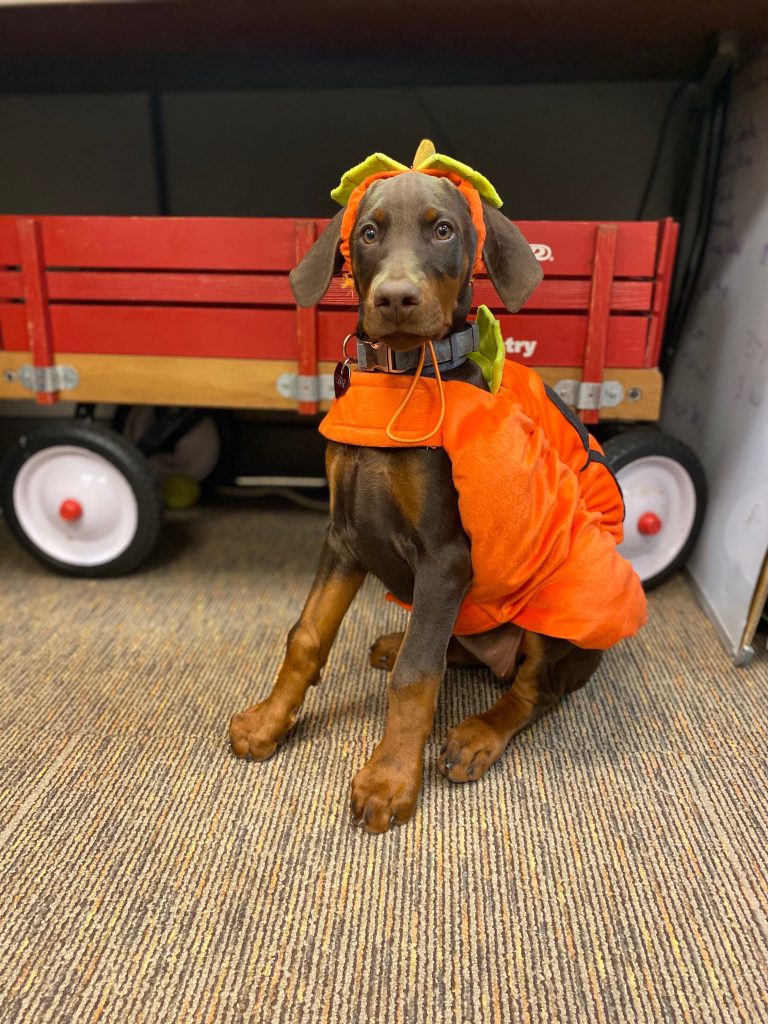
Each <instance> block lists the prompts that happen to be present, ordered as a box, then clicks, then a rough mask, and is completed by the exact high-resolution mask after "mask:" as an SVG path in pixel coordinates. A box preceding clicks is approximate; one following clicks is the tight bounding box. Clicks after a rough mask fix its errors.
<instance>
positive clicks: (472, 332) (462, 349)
mask: <svg viewBox="0 0 768 1024" xmlns="http://www.w3.org/2000/svg"><path fill="white" fill-rule="evenodd" d="M374 345H375V347H374ZM433 346H434V349H435V356H436V357H437V365H438V366H439V367H440V372H441V373H444V372H445V371H446V370H453V369H455V368H456V367H457V366H461V364H462V363H463V362H464V360H465V359H466V358H467V356H468V355H469V353H470V352H476V351H477V350H478V348H479V347H480V330H479V328H478V326H477V324H467V326H466V327H464V328H463V329H462V330H460V331H456V332H455V333H454V334H449V335H448V337H447V338H442V339H441V340H440V341H435V342H433ZM419 355H420V350H419V349H418V348H413V349H410V350H409V351H408V352H395V350H394V349H391V348H390V347H389V346H388V345H387V344H386V342H383V341H379V342H374V343H371V342H370V341H358V343H357V368H358V370H364V371H366V372H371V371H373V370H381V371H382V372H384V373H408V372H409V371H411V370H415V369H416V367H417V366H418V363H419ZM434 373H435V370H434V367H433V366H432V363H431V361H430V360H429V359H428V358H427V359H425V362H424V369H423V370H422V374H423V375H424V376H426V377H433V376H434Z"/></svg>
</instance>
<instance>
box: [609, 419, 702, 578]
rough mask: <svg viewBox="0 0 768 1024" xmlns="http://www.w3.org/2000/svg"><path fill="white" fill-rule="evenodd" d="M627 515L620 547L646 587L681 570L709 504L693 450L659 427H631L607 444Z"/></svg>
mask: <svg viewBox="0 0 768 1024" xmlns="http://www.w3.org/2000/svg"><path fill="white" fill-rule="evenodd" d="M605 455H606V458H607V460H608V464H609V465H610V467H611V469H612V470H613V472H614V473H615V475H616V479H617V480H618V482H619V485H620V487H621V490H622V493H623V495H624V506H625V510H626V514H625V517H624V540H623V542H622V544H621V545H620V547H619V551H620V552H621V554H622V555H624V557H625V558H626V559H628V560H629V561H630V562H631V563H632V565H633V566H634V568H635V571H636V572H637V574H638V576H639V577H640V579H641V580H642V581H643V585H644V587H645V589H646V590H651V589H652V588H653V587H656V586H658V585H659V584H660V583H662V582H663V581H664V580H665V579H667V578H668V577H669V576H671V575H672V574H673V573H675V572H676V571H677V570H678V569H679V568H681V567H682V566H683V565H684V564H685V562H686V560H687V559H688V556H689V555H690V553H691V550H692V549H693V546H694V544H695V543H696V539H697V538H698V535H699V532H700V530H701V524H702V521H703V518H704V510H705V508H706V503H707V485H706V480H705V477H704V470H703V469H702V467H701V463H700V462H699V460H698V458H697V456H696V455H695V454H694V452H693V451H692V450H691V449H690V448H689V447H688V446H687V445H685V444H683V443H682V442H681V441H677V440H676V439H675V438H673V437H669V436H668V435H667V434H664V433H662V432H661V431H660V430H640V429H638V430H627V431H626V432H624V433H622V434H617V435H616V436H614V437H612V438H610V440H608V441H606V443H605Z"/></svg>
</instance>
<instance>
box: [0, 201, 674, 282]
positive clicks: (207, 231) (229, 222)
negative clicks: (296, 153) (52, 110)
mask: <svg viewBox="0 0 768 1024" xmlns="http://www.w3.org/2000/svg"><path fill="white" fill-rule="evenodd" d="M36 219H37V220H38V221H39V223H40V225H41V229H42V233H43V244H44V248H45V253H46V261H47V266H48V267H80V268H84V269H85V268H95V269H109V268H111V269H115V270H117V269H131V270H137V269H145V270H190V269H196V270H199V271H201V272H202V271H206V270H217V271H227V270H251V271H277V272H279V271H283V272H285V271H288V270H290V269H291V267H293V265H294V263H295V256H296V249H295V224H296V221H295V220H294V219H292V218H288V217H285V218H282V217H275V218H240V217H49V216H44V217H39V218H36ZM15 221H16V218H15V217H11V216H0V267H2V266H14V265H18V264H19V249H18V242H17V240H16V237H15V230H16V229H15ZM327 223H328V221H327V220H318V221H316V224H317V226H318V228H322V227H324V226H325V225H326V224H327ZM516 223H517V224H518V226H519V227H520V230H521V231H522V232H523V234H524V235H525V237H526V238H527V239H528V241H529V242H530V243H531V244H532V245H533V246H534V251H535V252H536V253H537V255H538V256H539V258H540V259H541V264H542V267H543V268H544V270H545V272H546V273H548V274H550V275H554V276H559V277H588V276H589V275H590V274H591V271H592V257H593V245H594V233H595V227H596V223H595V222H594V221H568V222H558V221H516ZM616 227H617V231H618V236H617V245H616V266H615V269H614V273H615V275H616V276H617V277H648V278H650V277H653V275H654V272H655V269H656V254H657V249H658V237H659V223H658V222H656V221H639V222H631V221H620V222H616Z"/></svg>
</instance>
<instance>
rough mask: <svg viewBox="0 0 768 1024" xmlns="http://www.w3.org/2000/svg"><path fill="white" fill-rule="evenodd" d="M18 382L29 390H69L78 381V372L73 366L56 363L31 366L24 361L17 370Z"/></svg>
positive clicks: (48, 392)
mask: <svg viewBox="0 0 768 1024" xmlns="http://www.w3.org/2000/svg"><path fill="white" fill-rule="evenodd" d="M17 379H18V382H19V384H21V386H22V387H24V388H29V390H30V391H38V392H45V393H47V394H50V393H52V392H54V391H71V390H72V388H76V387H77V385H78V384H79V383H80V374H79V373H78V372H77V370H76V369H75V368H74V366H65V365H63V364H62V363H57V364H56V365H55V366H32V364H31V363H25V364H24V365H23V366H20V367H19V369H18V370H17Z"/></svg>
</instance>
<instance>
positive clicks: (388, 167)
mask: <svg viewBox="0 0 768 1024" xmlns="http://www.w3.org/2000/svg"><path fill="white" fill-rule="evenodd" d="M408 169H409V168H408V167H406V166H405V164H401V163H400V162H399V161H397V160H393V159H392V157H391V156H387V155H386V154H385V153H371V155H370V156H367V157H366V158H365V160H363V162H362V163H360V164H357V166H356V167H351V168H350V169H349V170H348V171H345V172H344V174H342V176H341V181H340V182H339V184H338V185H337V186H336V188H335V189H334V190H333V192H331V199H333V200H334V202H337V203H338V204H339V206H346V205H347V203H348V202H349V197H350V196H351V195H352V193H353V192H354V191H355V189H356V188H357V186H358V185H362V183H363V182H364V181H365V179H366V178H370V176H371V175H372V174H380V173H381V172H382V171H407V170H408Z"/></svg>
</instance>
